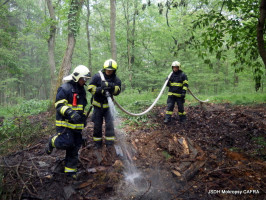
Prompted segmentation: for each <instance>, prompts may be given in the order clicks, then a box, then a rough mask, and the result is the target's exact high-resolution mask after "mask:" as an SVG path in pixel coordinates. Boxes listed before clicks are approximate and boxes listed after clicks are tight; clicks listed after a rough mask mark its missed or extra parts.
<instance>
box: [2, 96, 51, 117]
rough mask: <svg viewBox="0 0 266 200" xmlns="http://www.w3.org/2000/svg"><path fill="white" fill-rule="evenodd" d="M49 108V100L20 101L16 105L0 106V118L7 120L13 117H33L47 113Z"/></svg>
mask: <svg viewBox="0 0 266 200" xmlns="http://www.w3.org/2000/svg"><path fill="white" fill-rule="evenodd" d="M49 106H50V101H49V100H37V99H31V100H25V99H21V100H19V101H18V104H16V105H5V106H0V117H1V118H9V117H14V116H29V115H35V114H38V113H40V112H43V111H47V109H48V108H49Z"/></svg>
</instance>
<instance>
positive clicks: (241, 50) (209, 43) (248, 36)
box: [193, 1, 264, 90]
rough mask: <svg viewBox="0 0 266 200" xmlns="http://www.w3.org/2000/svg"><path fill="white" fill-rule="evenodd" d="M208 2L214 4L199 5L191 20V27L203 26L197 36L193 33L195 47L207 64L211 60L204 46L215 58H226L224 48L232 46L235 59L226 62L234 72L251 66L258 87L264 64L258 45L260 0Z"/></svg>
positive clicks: (224, 59)
mask: <svg viewBox="0 0 266 200" xmlns="http://www.w3.org/2000/svg"><path fill="white" fill-rule="evenodd" d="M209 2H211V3H212V4H213V7H212V8H211V10H209V11H208V10H205V9H202V12H199V14H198V16H197V19H196V20H194V22H193V30H194V31H195V30H198V29H201V30H202V29H204V30H202V31H201V34H200V35H199V36H198V37H197V36H196V37H194V46H195V48H196V49H198V52H199V55H200V56H201V57H202V58H203V59H205V64H207V65H209V66H210V67H212V66H213V65H214V63H213V62H211V60H210V59H208V55H207V54H206V52H205V51H204V50H205V49H208V51H209V52H210V53H213V54H216V59H218V60H221V61H226V60H227V58H228V54H226V52H227V51H228V50H229V49H232V50H233V51H234V55H235V59H232V60H230V62H228V63H229V64H230V65H233V66H235V71H236V72H239V71H243V69H244V68H245V66H248V67H249V68H251V69H252V73H253V79H254V81H255V89H256V90H258V89H259V88H260V87H261V82H262V78H263V76H264V69H263V66H264V65H263V63H262V61H261V59H260V57H259V52H258V47H257V23H258V22H257V21H258V20H257V19H258V17H259V2H258V1H255V2H254V1H222V2H220V3H218V4H217V3H216V2H213V1H209ZM209 2H208V4H209ZM194 33H195V32H194ZM227 61H228V60H227ZM239 65H240V67H239Z"/></svg>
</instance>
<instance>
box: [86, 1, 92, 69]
mask: <svg viewBox="0 0 266 200" xmlns="http://www.w3.org/2000/svg"><path fill="white" fill-rule="evenodd" d="M86 7H87V19H86V32H87V44H88V57H89V60H88V67H89V69H90V71H91V72H92V66H91V40H90V28H89V25H90V15H91V11H90V0H87V4H86Z"/></svg>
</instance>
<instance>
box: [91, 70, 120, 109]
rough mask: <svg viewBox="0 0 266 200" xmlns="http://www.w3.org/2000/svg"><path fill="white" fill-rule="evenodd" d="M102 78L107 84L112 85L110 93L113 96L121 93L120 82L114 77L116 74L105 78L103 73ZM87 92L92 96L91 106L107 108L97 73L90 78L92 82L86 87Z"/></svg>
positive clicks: (100, 80)
mask: <svg viewBox="0 0 266 200" xmlns="http://www.w3.org/2000/svg"><path fill="white" fill-rule="evenodd" d="M103 75H104V78H105V80H106V81H107V82H110V83H113V84H114V87H113V89H112V91H110V93H111V94H112V95H114V96H116V95H119V93H120V91H121V81H120V79H119V78H118V77H117V76H116V74H115V73H114V74H112V75H111V76H107V75H106V74H105V73H103ZM88 90H89V92H90V93H91V94H92V95H93V96H92V105H94V106H97V107H99V108H108V107H109V106H108V101H107V98H106V96H105V93H104V91H103V89H102V79H101V76H100V74H99V73H97V74H95V75H94V76H93V77H92V80H91V82H90V84H89V87H88Z"/></svg>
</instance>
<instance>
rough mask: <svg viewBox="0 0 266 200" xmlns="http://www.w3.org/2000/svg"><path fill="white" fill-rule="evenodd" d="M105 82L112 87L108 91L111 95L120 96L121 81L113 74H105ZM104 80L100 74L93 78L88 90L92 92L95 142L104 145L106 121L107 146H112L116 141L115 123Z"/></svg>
mask: <svg viewBox="0 0 266 200" xmlns="http://www.w3.org/2000/svg"><path fill="white" fill-rule="evenodd" d="M103 75H104V78H105V81H106V82H108V85H112V87H111V88H110V89H109V90H108V91H109V93H110V94H111V95H115V96H116V95H119V93H120V91H121V81H120V79H119V78H118V77H117V76H116V74H115V73H113V74H112V75H110V76H107V75H106V74H105V73H104V72H103ZM102 85H103V84H102V79H101V76H100V74H99V73H97V74H95V75H94V76H93V77H92V80H91V82H90V84H89V87H88V90H89V91H90V92H91V94H92V95H93V96H92V105H93V106H94V109H93V114H92V121H93V122H94V129H93V141H94V143H95V144H96V145H102V125H103V119H105V144H106V145H112V144H114V140H115V132H114V123H113V120H114V119H113V117H112V115H111V111H110V109H109V105H108V100H107V97H106V96H105V91H104V87H103V86H102Z"/></svg>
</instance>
